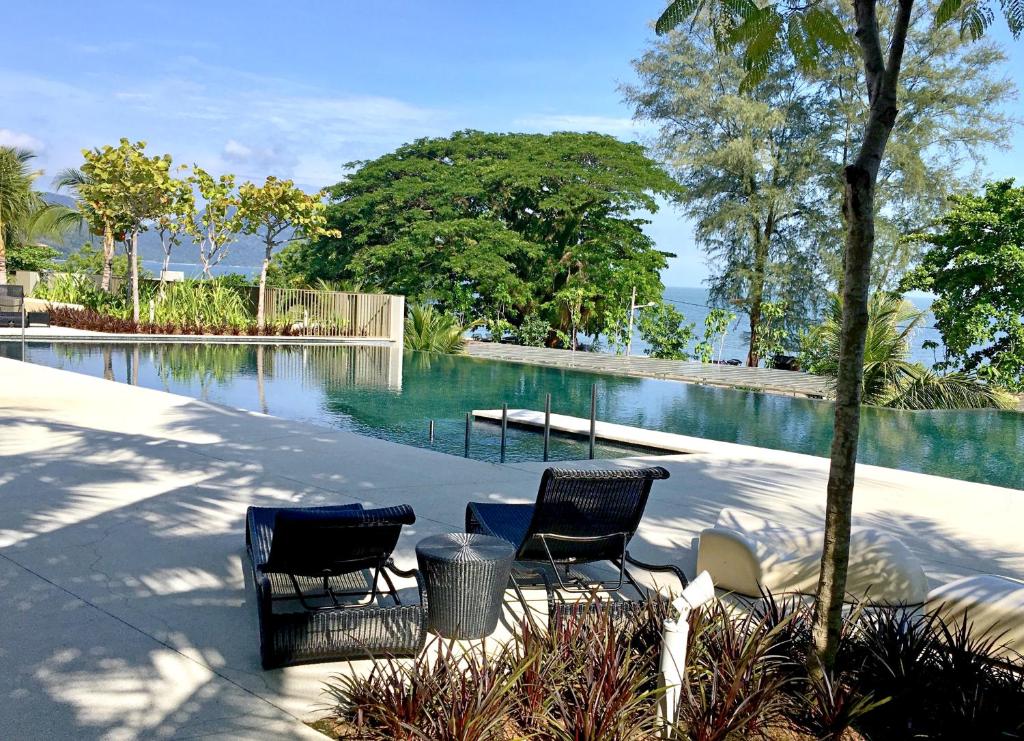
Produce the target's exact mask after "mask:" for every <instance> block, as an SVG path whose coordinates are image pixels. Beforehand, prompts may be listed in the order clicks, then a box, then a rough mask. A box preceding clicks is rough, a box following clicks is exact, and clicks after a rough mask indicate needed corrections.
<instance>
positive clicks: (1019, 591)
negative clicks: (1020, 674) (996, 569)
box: [925, 574, 1024, 653]
mask: <svg viewBox="0 0 1024 741" xmlns="http://www.w3.org/2000/svg"><path fill="white" fill-rule="evenodd" d="M925 611H926V612H928V613H937V614H938V616H939V617H940V618H941V619H942V621H943V622H944V623H945V624H946V625H947V626H949V627H950V628H953V629H959V628H960V627H961V626H962V625H963V621H964V617H965V615H966V619H967V623H968V626H969V631H970V634H971V637H972V638H978V639H982V638H987V639H991V640H995V641H996V642H997V644H998V645H1000V646H1002V647H1003V650H1002V652H1001V653H1007V652H1016V653H1024V582H1021V581H1017V580H1016V579H1011V578H1009V577H1007V576H996V575H994V574H978V575H976V576H967V577H964V578H963V579H957V580H956V581H951V582H950V583H949V584H944V585H943V586H941V587H938V588H936V589H933V590H932V591H931V592H929V593H928V601H927V602H925Z"/></svg>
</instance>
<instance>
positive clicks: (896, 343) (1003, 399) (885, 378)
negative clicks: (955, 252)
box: [803, 292, 1013, 409]
mask: <svg viewBox="0 0 1024 741" xmlns="http://www.w3.org/2000/svg"><path fill="white" fill-rule="evenodd" d="M842 315H843V304H842V299H841V298H840V296H839V295H838V294H832V295H831V296H830V298H829V306H828V310H827V312H826V315H825V321H824V322H822V324H821V325H820V326H818V327H815V328H814V329H813V330H812V331H811V332H810V333H809V334H808V335H807V337H806V338H805V340H804V343H803V345H804V347H803V357H804V361H805V366H806V367H807V369H808V370H809V371H810V372H812V373H817V374H818V375H822V376H830V377H832V378H836V377H837V375H838V373H839V338H840V331H841V328H842ZM926 315H927V314H926V312H924V311H920V310H919V309H916V308H915V307H913V306H911V305H910V304H909V303H908V302H907V301H905V300H904V299H903V297H902V296H900V295H898V294H893V293H883V292H878V293H875V294H873V295H872V296H871V298H870V300H869V301H868V326H867V334H866V338H865V342H864V380H863V384H864V391H863V396H862V400H863V403H865V404H873V405H875V406H885V407H892V408H895V409H1008V408H1012V407H1013V399H1012V398H1011V397H1010V396H1009V395H1008V394H1006V393H1005V392H1003V391H1001V390H1000V389H997V388H995V387H992V386H989V385H988V384H986V383H985V382H984V381H982V380H981V379H979V378H978V377H977V376H976V375H974V374H972V373H962V372H957V373H947V374H945V375H939V374H937V373H934V372H933V371H930V370H928V369H927V368H925V367H924V366H923V365H921V364H920V363H913V362H911V361H910V360H909V357H910V340H911V338H912V336H913V334H914V332H915V331H916V330H917V329H918V328H920V326H921V323H922V322H923V321H924V319H925V316H926Z"/></svg>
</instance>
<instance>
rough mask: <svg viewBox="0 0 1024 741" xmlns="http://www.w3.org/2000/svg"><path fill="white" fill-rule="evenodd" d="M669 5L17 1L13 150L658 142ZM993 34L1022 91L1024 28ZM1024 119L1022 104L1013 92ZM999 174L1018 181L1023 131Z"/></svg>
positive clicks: (671, 231)
mask: <svg viewBox="0 0 1024 741" xmlns="http://www.w3.org/2000/svg"><path fill="white" fill-rule="evenodd" d="M664 6H665V0H617V1H614V0H589V1H586V0H546V1H541V2H534V1H531V0H521V1H520V2H516V3H497V2H486V0H485V1H484V2H481V1H480V0H476V2H462V1H461V0H432V1H431V2H422V1H420V2H414V1H413V0H405V1H403V2H395V1H392V0H374V1H373V2H356V0H320V1H319V2H313V1H312V0H292V2H289V3H282V2H280V0H277V1H276V2H269V1H267V0H247V1H246V2H242V1H241V0H205V2H194V1H193V0H176V2H173V3H169V2H139V1H135V2H105V1H104V0H96V1H95V2H90V3H80V2H35V3H26V2H19V3H13V2H12V3H10V4H9V5H8V7H6V8H5V9H4V17H5V24H6V25H7V26H8V28H9V29H17V32H16V33H10V32H8V33H6V34H5V35H4V36H5V38H4V44H3V45H2V46H0V145H17V146H22V147H27V148H30V149H33V150H34V151H36V152H37V153H38V155H39V157H38V164H39V166H41V167H42V168H44V169H45V170H46V172H47V177H46V178H44V179H43V180H42V181H41V182H42V183H43V185H45V184H46V182H47V181H48V179H49V176H51V175H52V174H54V173H56V172H57V171H58V170H60V169H61V168H63V167H68V166H75V165H78V164H80V162H81V154H80V151H81V150H82V149H83V148H86V147H94V146H98V145H102V144H107V143H111V144H114V143H116V142H117V140H118V139H119V138H121V137H128V138H129V139H132V140H139V139H141V140H144V141H146V142H147V143H148V145H149V147H148V148H149V151H151V152H154V153H164V152H168V153H170V154H172V155H173V156H174V158H175V161H177V162H182V163H190V164H191V163H196V164H198V165H200V166H201V167H203V168H205V169H207V170H210V171H213V172H215V173H219V172H234V173H235V174H236V175H237V176H238V177H239V178H240V179H252V180H262V179H263V178H264V177H265V176H266V175H268V174H274V175H277V176H279V177H287V178H292V179H294V180H295V181H296V182H297V183H300V184H302V185H304V186H307V187H320V186H323V185H327V184H330V183H334V182H337V181H338V180H339V179H341V177H342V176H343V173H344V164H345V163H347V162H350V161H352V160H358V159H367V158H372V157H376V156H378V155H381V154H384V153H385V152H388V151H390V150H392V149H394V148H395V147H397V146H398V145H400V144H403V143H405V142H408V141H411V140H412V139H415V138H418V137H422V136H443V135H447V134H449V133H451V132H452V131H456V130H460V129H466V128H474V129H481V130H491V131H525V132H548V131H557V130H577V131H600V132H603V133H607V134H612V135H614V136H617V137H620V138H622V139H624V140H630V141H633V140H636V141H644V140H645V138H646V137H648V136H649V135H650V134H651V129H650V127H649V125H640V124H636V123H634V122H633V120H632V111H631V109H630V107H629V106H628V105H627V104H626V103H625V102H624V101H623V100H622V94H621V92H620V85H622V84H626V83H630V82H632V81H633V80H634V74H633V70H632V66H631V60H633V59H635V58H637V57H638V56H640V55H641V54H642V53H643V51H644V49H645V48H646V46H647V45H648V44H649V42H650V40H651V39H652V38H653V31H652V30H651V28H650V24H651V22H652V20H653V19H654V18H655V17H656V16H657V15H658V13H659V12H660V11H661V10H662V9H663V8H664ZM1001 24H1002V21H997V28H996V31H995V33H994V38H995V39H997V40H998V41H1000V42H1003V43H1004V44H1005V46H1006V49H1007V51H1008V52H1009V54H1010V59H1009V63H1008V65H1007V69H1006V74H1007V76H1008V77H1010V78H1011V79H1013V80H1015V81H1016V82H1017V85H1018V87H1020V88H1024V39H1022V40H1021V41H1018V42H1013V41H1012V39H1010V37H1009V34H1008V33H1007V32H1006V30H1005V25H1001ZM1006 109H1007V111H1009V112H1010V113H1011V114H1013V115H1015V116H1016V117H1018V118H1021V119H1024V105H1022V104H1021V102H1020V101H1019V100H1016V101H1007V105H1006ZM1009 144H1010V149H1009V150H1008V151H1003V152H995V153H993V157H992V158H991V161H990V164H989V166H988V168H987V174H989V175H991V176H998V177H1012V176H1014V175H1020V174H1022V173H1021V170H1022V165H1024V132H1022V130H1021V128H1018V129H1017V130H1016V132H1015V134H1014V136H1013V139H1012V141H1011V142H1009ZM651 218H652V224H651V225H650V226H649V227H648V233H649V234H650V235H651V236H652V237H653V238H654V240H655V241H656V243H657V245H658V247H659V248H660V249H662V250H666V251H669V252H674V253H676V254H677V257H676V258H674V259H673V260H671V262H670V265H669V268H668V269H667V270H666V271H665V273H664V274H663V275H662V278H663V281H664V283H665V284H666V285H676V286H696V285H699V284H700V283H701V281H702V280H703V279H704V278H705V277H706V276H707V268H706V266H705V265H704V259H703V256H702V255H701V254H700V252H699V250H698V249H697V248H696V247H695V245H694V243H693V235H692V228H691V226H690V225H689V224H688V223H687V221H686V220H685V219H684V218H683V217H682V216H681V215H680V213H679V212H678V211H677V210H676V209H675V208H674V207H673V206H671V205H668V204H666V206H665V207H664V208H663V209H661V210H660V211H659V212H658V213H657V214H655V215H654V216H653V217H651Z"/></svg>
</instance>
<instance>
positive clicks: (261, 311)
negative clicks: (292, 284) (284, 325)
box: [256, 239, 274, 331]
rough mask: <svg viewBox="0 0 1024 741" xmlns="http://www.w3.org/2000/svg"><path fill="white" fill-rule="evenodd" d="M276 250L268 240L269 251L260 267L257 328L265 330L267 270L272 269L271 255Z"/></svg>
mask: <svg viewBox="0 0 1024 741" xmlns="http://www.w3.org/2000/svg"><path fill="white" fill-rule="evenodd" d="M273 249H274V243H273V242H271V241H270V240H269V239H268V240H267V251H266V252H265V253H264V255H263V265H262V266H260V290H259V298H258V300H257V302H256V326H257V327H259V328H260V331H262V330H263V325H264V322H265V321H266V302H267V269H268V268H270V253H271V252H272V251H273Z"/></svg>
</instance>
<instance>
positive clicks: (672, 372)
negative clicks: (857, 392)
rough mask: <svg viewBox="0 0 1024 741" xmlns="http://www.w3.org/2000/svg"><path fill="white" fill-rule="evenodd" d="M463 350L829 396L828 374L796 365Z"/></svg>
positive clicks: (511, 348)
mask: <svg viewBox="0 0 1024 741" xmlns="http://www.w3.org/2000/svg"><path fill="white" fill-rule="evenodd" d="M466 353H467V354H469V355H471V356H473V357H476V358H487V359H489V360H505V361H508V362H511V363H526V364H527V365H546V366H551V367H554V368H572V369H574V370H581V371H589V372H590V373H611V374H614V375H617V376H640V377H643V378H663V379H668V380H672V381H685V382H686V383H700V384H705V385H708V386H726V387H729V388H740V389H753V390H755V391H768V392H771V393H775V394H793V395H796V396H810V397H813V398H825V397H830V396H832V387H831V384H830V382H829V380H828V379H826V378H823V377H822V376H814V375H811V374H810V373H801V372H799V371H781V370H772V369H770V368H747V367H745V366H740V365H715V364H712V363H698V362H696V361H693V360H658V359H657V358H648V357H645V356H636V355H633V356H630V357H628V358H627V357H625V356H624V355H606V354H604V353H594V352H573V351H572V350H556V349H552V348H549V347H523V346H522V345H504V344H500V343H496V342H470V343H468V344H467V346H466Z"/></svg>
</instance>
